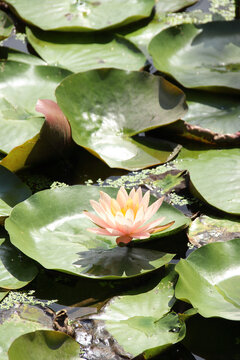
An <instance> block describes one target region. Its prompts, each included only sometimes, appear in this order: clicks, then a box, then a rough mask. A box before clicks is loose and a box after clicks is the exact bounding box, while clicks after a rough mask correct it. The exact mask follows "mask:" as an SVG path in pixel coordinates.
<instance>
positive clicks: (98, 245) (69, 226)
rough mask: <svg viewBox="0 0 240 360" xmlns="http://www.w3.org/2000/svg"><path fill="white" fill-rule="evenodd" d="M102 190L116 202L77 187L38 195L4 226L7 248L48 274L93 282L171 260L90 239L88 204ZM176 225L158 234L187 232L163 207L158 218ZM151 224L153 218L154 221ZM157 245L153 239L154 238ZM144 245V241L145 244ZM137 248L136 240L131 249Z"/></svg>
mask: <svg viewBox="0 0 240 360" xmlns="http://www.w3.org/2000/svg"><path fill="white" fill-rule="evenodd" d="M101 189H102V190H104V191H105V192H107V193H108V194H109V195H110V196H111V197H116V194H117V190H118V189H114V188H99V187H95V186H91V187H88V186H83V185H76V186H73V187H67V188H60V189H53V190H46V191H41V192H39V193H37V194H35V195H33V196H32V197H30V198H29V199H28V200H26V201H25V202H23V203H21V204H19V205H17V206H16V207H15V208H14V210H13V211H12V213H11V217H10V218H9V219H8V220H7V221H6V229H7V230H8V232H9V234H10V239H11V242H12V243H13V244H14V245H15V246H16V247H18V248H19V249H20V250H21V251H23V252H24V253H25V254H26V255H28V256H29V257H31V258H33V259H35V260H37V261H38V262H39V263H40V264H42V265H43V266H44V267H45V268H47V269H55V270H59V271H63V272H68V273H72V274H76V275H82V276H85V277H93V278H106V279H111V278H126V277H132V276H137V275H140V274H144V273H147V272H149V271H152V270H154V269H156V268H158V267H161V266H162V265H164V264H166V263H167V262H169V261H170V260H171V259H172V257H173V256H174V254H166V253H163V252H161V251H158V250H151V247H150V248H149V246H148V249H145V248H144V244H142V246H141V247H140V246H139V245H138V246H137V247H134V246H133V247H118V246H117V245H116V242H115V237H104V236H101V235H96V234H93V233H91V232H89V231H87V229H88V228H89V227H92V222H91V221H90V220H89V219H87V217H85V215H84V214H83V211H84V210H88V211H93V209H92V207H91V205H90V203H89V200H90V199H95V200H99V191H100V190H101ZM159 216H165V220H164V222H165V223H168V222H170V221H173V220H175V224H174V225H172V226H171V227H170V228H168V229H167V230H164V231H162V232H161V233H159V236H160V237H161V236H167V235H170V234H171V233H174V232H176V231H177V230H181V229H182V228H184V227H185V226H187V224H188V222H189V220H188V219H187V218H186V217H185V216H184V215H183V214H182V213H180V212H179V211H178V210H176V209H175V208H173V207H172V206H171V205H168V204H167V203H164V204H163V205H162V206H161V207H160V209H159V210H158V212H157V214H156V215H155V218H156V217H159ZM153 220H154V217H153ZM153 238H154V239H155V241H160V239H159V240H157V239H156V234H155V236H154V235H153ZM146 241H148V240H146ZM134 242H136V243H139V241H138V240H134V241H133V243H134Z"/></svg>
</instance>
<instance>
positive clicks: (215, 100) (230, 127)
mask: <svg viewBox="0 0 240 360" xmlns="http://www.w3.org/2000/svg"><path fill="white" fill-rule="evenodd" d="M187 104H188V112H187V114H186V115H185V116H184V117H183V120H184V121H187V122H188V123H189V124H191V125H197V126H200V127H201V128H206V129H209V130H211V131H214V132H215V133H218V134H234V133H236V132H238V131H239V129H240V127H239V118H240V105H239V100H238V96H233V95H232V96H228V95H227V94H224V95H222V94H217V95H216V94H213V93H206V92H200V91H187Z"/></svg>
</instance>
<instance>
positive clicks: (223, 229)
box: [188, 215, 240, 247]
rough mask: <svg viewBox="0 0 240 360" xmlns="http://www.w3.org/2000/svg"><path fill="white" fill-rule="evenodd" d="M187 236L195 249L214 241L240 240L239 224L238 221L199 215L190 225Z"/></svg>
mask: <svg viewBox="0 0 240 360" xmlns="http://www.w3.org/2000/svg"><path fill="white" fill-rule="evenodd" d="M188 236H189V240H190V242H191V243H192V244H193V245H195V246H197V247H200V246H202V245H206V244H208V243H212V242H216V241H228V240H232V239H236V238H240V223H239V220H238V219H237V220H236V219H235V220H233V219H232V220H230V219H226V218H224V219H222V218H219V217H216V216H206V215H201V216H200V217H198V218H196V219H195V220H194V221H193V222H192V223H191V225H190V227H189V233H188Z"/></svg>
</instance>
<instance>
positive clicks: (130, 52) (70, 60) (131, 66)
mask: <svg viewBox="0 0 240 360" xmlns="http://www.w3.org/2000/svg"><path fill="white" fill-rule="evenodd" d="M27 37H28V41H29V42H30V43H31V45H32V46H33V48H34V49H35V50H36V51H37V53H38V54H39V55H40V56H41V57H42V58H43V59H44V60H45V61H46V62H47V63H48V65H52V66H59V67H62V68H65V69H68V70H70V71H72V72H83V71H88V70H92V69H101V68H108V67H112V68H116V69H123V70H140V69H141V68H142V67H143V66H144V64H145V62H146V58H145V56H144V55H143V54H142V53H141V52H140V51H139V50H138V49H137V48H136V47H135V46H133V45H132V44H131V43H130V42H128V41H127V40H125V39H123V38H121V37H119V36H113V35H111V34H105V35H104V38H103V35H102V34H95V33H94V34H89V33H88V34H78V33H70V34H69V33H56V32H54V33H50V34H49V32H44V31H39V30H38V31H37V30H34V31H31V30H30V29H27Z"/></svg>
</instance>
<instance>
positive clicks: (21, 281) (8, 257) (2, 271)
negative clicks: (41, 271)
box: [0, 239, 38, 290]
mask: <svg viewBox="0 0 240 360" xmlns="http://www.w3.org/2000/svg"><path fill="white" fill-rule="evenodd" d="M2 240H3V242H2ZM0 243H1V245H0V288H3V289H7V290H9V289H19V288H22V287H23V286H25V285H27V284H28V283H29V282H30V281H32V280H33V279H34V278H35V276H36V275H37V273H38V269H37V267H36V265H35V264H34V263H33V261H32V260H31V259H29V258H27V257H26V256H25V255H23V254H22V253H21V252H20V251H19V250H18V249H16V248H15V247H14V246H13V245H12V244H11V243H10V242H9V240H8V239H6V240H5V239H0Z"/></svg>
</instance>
